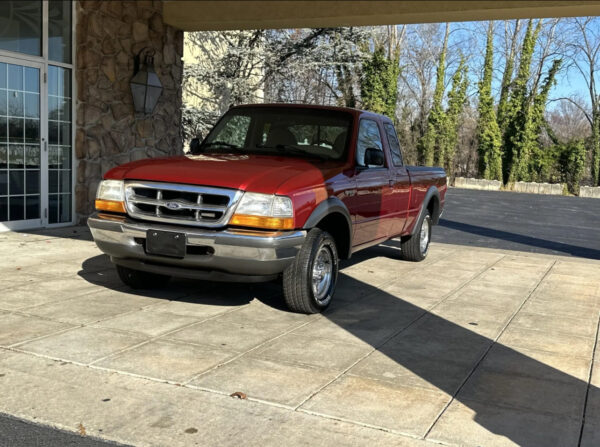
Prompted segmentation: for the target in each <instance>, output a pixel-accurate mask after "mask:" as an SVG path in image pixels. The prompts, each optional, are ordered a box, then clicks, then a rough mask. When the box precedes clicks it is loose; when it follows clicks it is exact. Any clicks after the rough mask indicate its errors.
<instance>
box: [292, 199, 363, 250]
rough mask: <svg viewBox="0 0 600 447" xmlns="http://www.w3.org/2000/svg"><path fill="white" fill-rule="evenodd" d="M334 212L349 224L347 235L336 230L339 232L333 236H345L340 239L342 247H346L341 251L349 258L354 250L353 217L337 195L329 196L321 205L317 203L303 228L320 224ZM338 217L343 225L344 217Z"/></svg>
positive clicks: (308, 228) (307, 228)
mask: <svg viewBox="0 0 600 447" xmlns="http://www.w3.org/2000/svg"><path fill="white" fill-rule="evenodd" d="M334 214H336V215H341V216H343V219H344V221H345V222H346V225H347V229H348V234H347V235H346V234H345V233H343V232H336V233H337V234H332V236H334V237H335V238H336V240H337V238H338V237H340V238H343V241H338V242H340V247H342V246H343V247H344V249H343V250H342V251H343V252H344V253H340V256H341V257H342V258H347V257H350V253H351V250H352V248H351V247H352V234H353V227H352V218H351V217H350V212H349V211H348V208H347V207H346V205H344V202H342V201H341V200H340V199H338V198H337V197H329V198H328V199H326V200H324V201H322V202H321V203H319V205H317V207H316V208H315V209H314V210H313V212H312V213H311V215H310V216H309V217H308V219H307V220H306V223H305V224H304V226H303V229H304V230H307V231H308V230H310V229H311V228H315V227H316V226H317V225H318V224H319V222H321V221H322V220H323V219H324V218H326V217H327V216H331V215H334ZM337 219H340V220H339V221H335V222H338V223H339V224H340V225H343V224H342V223H341V222H342V220H341V219H342V218H339V217H338V218H337Z"/></svg>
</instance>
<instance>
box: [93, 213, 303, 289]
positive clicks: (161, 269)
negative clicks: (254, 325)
mask: <svg viewBox="0 0 600 447" xmlns="http://www.w3.org/2000/svg"><path fill="white" fill-rule="evenodd" d="M88 226H89V227H90V230H91V232H92V236H93V237H94V241H95V242H96V245H97V246H98V248H100V250H102V251H103V252H104V253H106V254H107V255H109V256H110V257H111V260H112V262H114V263H115V264H118V265H122V266H124V267H129V268H133V269H136V270H142V271H147V272H152V273H159V274H163V275H170V276H176V277H184V278H194V279H205V280H213V281H248V282H255V281H266V280H270V279H273V278H274V277H276V276H277V275H278V274H279V273H281V272H283V270H285V268H286V267H287V266H288V265H289V264H290V263H291V262H292V261H293V260H294V258H295V256H296V253H297V252H298V250H299V249H300V247H301V246H302V244H303V242H304V239H305V238H306V231H300V230H299V231H279V232H264V233H263V232H261V231H245V230H236V229H231V228H230V229H222V230H208V229H200V228H195V227H186V226H180V225H169V224H159V223H154V222H145V221H138V220H134V219H131V218H128V217H121V216H112V215H105V214H98V213H96V214H94V215H93V216H91V217H90V218H89V219H88ZM148 230H162V231H173V232H178V233H184V234H185V236H186V245H187V253H186V255H185V257H184V258H183V259H178V258H171V257H166V256H156V255H149V254H147V253H146V251H145V248H144V247H145V240H146V232H147V231H148Z"/></svg>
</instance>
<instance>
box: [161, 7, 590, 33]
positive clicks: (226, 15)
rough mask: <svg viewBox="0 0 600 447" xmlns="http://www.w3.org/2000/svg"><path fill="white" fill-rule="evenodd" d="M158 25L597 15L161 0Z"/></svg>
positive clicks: (584, 10)
mask: <svg viewBox="0 0 600 447" xmlns="http://www.w3.org/2000/svg"><path fill="white" fill-rule="evenodd" d="M163 14H164V20H165V22H166V23H168V24H169V25H172V26H174V27H176V28H179V29H182V30H184V31H203V30H232V29H257V28H262V29H270V28H324V27H336V26H364V25H392V24H405V23H432V22H462V21H473V20H502V19H517V18H530V17H534V18H537V17H540V18H541V17H577V16H594V15H600V1H578V0H566V1H543V0H536V1H510V0H509V1H507V0H496V1H489V0H481V1H468V0H467V1H402V0H398V1H379V0H372V1H343V0H342V1H324V0H314V1H290V0H278V1H256V0H237V1H230V0H213V1H180V0H167V1H165V2H164V4H163Z"/></svg>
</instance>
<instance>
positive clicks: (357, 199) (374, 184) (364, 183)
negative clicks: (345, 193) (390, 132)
mask: <svg viewBox="0 0 600 447" xmlns="http://www.w3.org/2000/svg"><path fill="white" fill-rule="evenodd" d="M367 148H375V149H379V150H380V151H382V152H384V160H385V163H384V166H367V165H365V151H366V150H367ZM388 166H389V161H388V160H387V155H386V154H385V151H384V150H383V144H382V138H381V132H380V129H379V124H378V123H377V121H375V120H373V119H368V118H363V119H361V120H360V124H359V130H358V138H357V143H356V167H355V172H354V181H355V182H356V183H355V184H356V195H355V196H354V197H353V200H352V207H351V209H350V213H351V214H352V215H353V217H354V222H355V225H354V243H353V245H354V246H360V245H365V244H369V243H373V242H375V241H378V240H383V239H386V238H387V236H388V234H389V230H390V228H389V213H390V210H388V209H387V208H386V207H387V204H388V203H389V200H386V196H390V195H391V194H392V188H391V186H390V171H389V168H388Z"/></svg>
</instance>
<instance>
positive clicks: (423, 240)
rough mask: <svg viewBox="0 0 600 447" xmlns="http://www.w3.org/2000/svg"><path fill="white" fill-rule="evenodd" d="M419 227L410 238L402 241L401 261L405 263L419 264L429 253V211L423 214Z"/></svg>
mask: <svg viewBox="0 0 600 447" xmlns="http://www.w3.org/2000/svg"><path fill="white" fill-rule="evenodd" d="M418 225H419V227H418V228H417V231H416V232H415V234H413V235H412V236H409V237H408V238H406V239H402V240H401V242H400V247H401V248H402V252H401V253H402V259H404V260H405V261H411V262H419V261H422V260H423V259H425V258H426V257H427V253H429V243H430V242H431V227H432V223H431V215H430V214H429V211H427V212H426V213H425V216H424V217H423V219H421V222H419V223H418Z"/></svg>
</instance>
